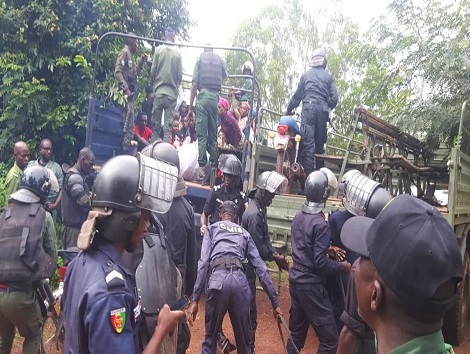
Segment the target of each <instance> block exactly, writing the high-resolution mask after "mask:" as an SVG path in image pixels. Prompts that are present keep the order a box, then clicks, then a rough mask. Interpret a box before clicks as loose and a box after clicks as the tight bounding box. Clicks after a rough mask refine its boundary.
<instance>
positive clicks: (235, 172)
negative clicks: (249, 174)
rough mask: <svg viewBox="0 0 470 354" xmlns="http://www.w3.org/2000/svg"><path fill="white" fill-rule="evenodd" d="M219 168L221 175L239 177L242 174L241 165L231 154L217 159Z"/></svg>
mask: <svg viewBox="0 0 470 354" xmlns="http://www.w3.org/2000/svg"><path fill="white" fill-rule="evenodd" d="M219 168H221V169H222V173H225V174H228V175H232V176H241V174H242V163H241V162H240V160H239V159H238V158H237V157H236V156H235V155H233V154H226V155H223V156H221V157H220V158H219Z"/></svg>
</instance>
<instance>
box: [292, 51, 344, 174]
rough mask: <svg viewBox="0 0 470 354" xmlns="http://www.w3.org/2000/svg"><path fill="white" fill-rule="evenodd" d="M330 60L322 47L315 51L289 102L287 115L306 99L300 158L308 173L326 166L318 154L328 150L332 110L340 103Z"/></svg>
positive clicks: (303, 105) (303, 106)
mask: <svg viewBox="0 0 470 354" xmlns="http://www.w3.org/2000/svg"><path fill="white" fill-rule="evenodd" d="M327 63H328V60H327V59H326V53H325V51H324V50H323V49H322V48H317V49H315V50H314V51H313V54H312V58H311V59H310V61H309V62H308V66H310V69H309V70H308V71H307V72H306V73H305V74H303V75H302V77H301V78H300V82H299V85H298V87H297V90H296V91H295V93H294V95H293V96H292V98H291V100H290V101H289V105H288V106H287V111H286V113H287V115H289V114H290V112H291V111H292V110H293V109H294V108H296V107H298V106H299V104H300V102H302V120H301V122H300V135H301V136H302V140H301V141H300V147H299V162H300V163H301V164H302V166H303V167H304V170H305V174H306V175H307V176H308V175H309V174H310V172H312V171H313V170H314V169H315V170H318V169H320V168H321V167H323V166H324V162H323V161H321V160H317V159H315V157H314V154H324V153H325V144H326V140H327V123H328V121H329V119H330V110H332V109H334V108H335V107H336V104H337V103H338V93H337V92H336V86H335V82H334V80H333V78H332V77H331V75H330V74H329V73H328V72H327V71H326V70H325V69H326V65H327Z"/></svg>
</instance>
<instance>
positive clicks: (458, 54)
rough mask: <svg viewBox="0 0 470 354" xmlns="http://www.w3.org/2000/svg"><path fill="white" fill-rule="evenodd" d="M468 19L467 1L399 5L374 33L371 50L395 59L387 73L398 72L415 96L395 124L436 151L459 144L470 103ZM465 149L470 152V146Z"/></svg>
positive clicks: (423, 0)
mask: <svg viewBox="0 0 470 354" xmlns="http://www.w3.org/2000/svg"><path fill="white" fill-rule="evenodd" d="M469 15H470V6H469V4H468V2H466V1H463V0H457V1H448V0H421V1H416V0H414V1H410V0H395V1H393V2H392V3H391V4H390V5H389V13H388V14H387V15H386V16H383V17H382V18H380V19H379V20H378V21H377V23H376V25H375V26H374V27H373V28H372V29H371V31H370V33H369V37H370V40H371V42H372V45H375V46H376V47H377V50H378V51H380V52H381V53H382V55H383V56H386V57H390V58H393V61H392V62H391V63H390V64H389V67H388V70H389V71H390V72H393V71H399V72H400V76H401V78H402V79H403V81H404V85H406V86H407V87H408V88H409V90H410V100H409V101H408V103H407V105H406V107H404V109H402V110H401V111H397V112H395V114H393V115H391V116H390V118H391V120H392V121H393V122H394V123H395V124H397V125H398V126H400V127H401V128H402V129H404V130H407V131H408V132H410V133H414V134H420V135H422V136H424V137H425V138H426V143H427V145H428V146H429V147H431V148H437V147H438V146H439V143H440V142H441V141H442V140H445V141H447V143H448V144H449V145H450V144H451V143H452V142H453V141H454V138H455V136H456V135H457V132H458V124H459V118H460V110H461V106H462V103H463V101H464V100H466V99H468V98H470V72H469V69H468V68H469V67H470V59H469V55H470V52H469V49H470V38H469V31H470V17H469ZM467 123H468V117H467ZM467 142H469V141H468V140H467ZM462 147H463V148H466V149H467V151H469V150H470V145H469V144H468V143H467V144H462Z"/></svg>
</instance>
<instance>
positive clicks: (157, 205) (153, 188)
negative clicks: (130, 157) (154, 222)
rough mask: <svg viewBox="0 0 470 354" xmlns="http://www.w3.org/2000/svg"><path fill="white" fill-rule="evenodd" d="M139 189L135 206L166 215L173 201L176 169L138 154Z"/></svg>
mask: <svg viewBox="0 0 470 354" xmlns="http://www.w3.org/2000/svg"><path fill="white" fill-rule="evenodd" d="M139 159H140V175H139V189H138V191H137V194H136V196H135V200H134V202H135V205H137V206H138V207H139V208H142V209H147V210H150V211H152V212H156V213H166V212H167V211H168V210H169V209H170V207H171V203H172V201H173V196H174V194H175V189H176V183H177V181H178V168H177V167H176V166H175V165H173V164H170V163H168V162H164V161H162V160H158V159H153V158H150V157H146V156H143V155H141V154H139Z"/></svg>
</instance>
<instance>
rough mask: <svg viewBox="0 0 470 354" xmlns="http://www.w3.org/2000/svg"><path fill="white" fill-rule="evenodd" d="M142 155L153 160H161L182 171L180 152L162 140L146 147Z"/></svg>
mask: <svg viewBox="0 0 470 354" xmlns="http://www.w3.org/2000/svg"><path fill="white" fill-rule="evenodd" d="M141 154H142V155H144V156H147V157H151V158H153V159H159V160H162V161H166V162H169V163H171V164H172V165H175V166H176V167H177V168H178V172H179V170H180V158H179V156H178V152H177V151H176V149H175V148H174V147H173V145H171V144H168V143H165V142H164V141H162V140H157V141H154V142H153V143H151V144H149V145H147V146H146V147H144V148H143V149H142V151H141Z"/></svg>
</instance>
